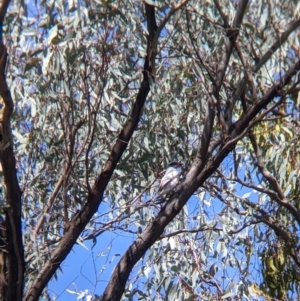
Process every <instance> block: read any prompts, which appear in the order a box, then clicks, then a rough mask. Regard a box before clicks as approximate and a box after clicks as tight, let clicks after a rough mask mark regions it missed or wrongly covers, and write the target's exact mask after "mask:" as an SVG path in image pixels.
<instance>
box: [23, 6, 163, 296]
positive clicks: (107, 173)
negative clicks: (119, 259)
mask: <svg viewBox="0 0 300 301" xmlns="http://www.w3.org/2000/svg"><path fill="white" fill-rule="evenodd" d="M146 12H147V20H148V24H149V23H150V24H152V28H149V27H148V31H149V37H148V47H147V56H146V58H145V64H144V71H143V81H142V83H141V87H140V89H139V92H138V95H137V97H136V101H135V103H134V106H133V109H132V112H131V114H130V116H129V117H128V119H127V121H126V122H125V124H124V126H123V128H122V130H121V132H120V134H119V136H118V138H117V141H116V142H115V144H114V146H113V147H112V150H111V153H110V156H109V158H108V160H107V162H106V164H105V166H104V169H103V171H102V172H101V173H100V175H99V176H98V177H97V178H96V180H95V183H94V185H93V187H92V189H91V191H90V193H89V196H88V200H87V202H86V203H85V205H84V207H83V208H82V209H81V210H80V211H78V212H77V213H76V214H75V216H74V217H73V219H72V220H71V222H70V227H69V229H68V231H67V232H66V233H65V235H64V237H63V238H62V240H61V242H60V244H59V245H58V247H57V248H56V249H55V250H54V251H53V253H52V254H51V259H50V260H49V261H48V262H47V263H46V265H45V266H44V267H43V269H42V270H41V271H40V273H39V275H38V276H37V278H36V279H35V281H34V282H33V283H32V285H31V286H30V287H29V289H28V291H27V293H26V296H25V298H24V300H26V301H36V300H38V298H39V296H40V295H41V293H42V291H43V289H44V288H45V286H46V285H47V283H48V282H49V280H50V279H51V277H52V276H53V274H54V273H55V271H56V270H57V268H58V267H59V266H60V264H61V262H62V261H63V260H64V259H65V258H66V256H67V255H68V254H69V252H70V251H71V249H72V247H73V245H74V244H75V242H76V240H77V238H78V237H79V235H80V234H81V232H82V231H83V230H84V228H85V226H86V224H87V223H88V222H89V220H90V219H91V218H92V216H93V214H94V213H95V212H96V211H97V209H98V206H99V205H100V203H101V202H102V199H103V194H104V191H105V189H106V187H107V184H108V182H109V181H110V179H111V176H112V174H113V172H114V169H115V168H116V166H117V163H118V162H119V160H120V159H121V156H122V154H123V153H124V151H125V149H126V148H127V145H128V143H129V141H130V139H131V137H132V134H133V132H134V130H135V128H136V127H137V125H138V122H139V119H140V116H141V115H142V112H143V106H144V103H145V101H146V98H147V95H148V93H149V91H150V81H149V77H152V79H154V74H153V73H155V66H154V65H153V64H154V63H155V56H156V53H157V49H156V48H153V47H155V45H157V41H155V37H156V35H155V32H156V30H157V26H156V23H155V14H154V13H155V12H154V7H151V6H149V5H147V4H146ZM148 26H149V25H148ZM151 37H152V40H151ZM126 280H127V278H126V277H125V278H124V280H123V281H125V283H126ZM123 286H125V284H123ZM117 287H118V288H119V289H120V291H119V294H120V292H121V295H122V293H123V290H124V289H122V286H121V285H120V286H118V285H117ZM116 292H117V290H116ZM109 298H110V297H109ZM110 300H112V299H110Z"/></svg>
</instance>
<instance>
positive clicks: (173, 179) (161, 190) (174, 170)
mask: <svg viewBox="0 0 300 301" xmlns="http://www.w3.org/2000/svg"><path fill="white" fill-rule="evenodd" d="M179 166H181V163H179V162H171V163H170V164H169V165H168V166H167V169H166V172H165V174H164V176H163V177H162V179H161V181H160V183H159V187H158V192H157V199H159V198H161V197H162V196H166V195H167V194H168V193H170V192H171V191H172V190H174V188H175V187H176V186H177V185H178V183H179V178H180V172H179V171H178V167H179Z"/></svg>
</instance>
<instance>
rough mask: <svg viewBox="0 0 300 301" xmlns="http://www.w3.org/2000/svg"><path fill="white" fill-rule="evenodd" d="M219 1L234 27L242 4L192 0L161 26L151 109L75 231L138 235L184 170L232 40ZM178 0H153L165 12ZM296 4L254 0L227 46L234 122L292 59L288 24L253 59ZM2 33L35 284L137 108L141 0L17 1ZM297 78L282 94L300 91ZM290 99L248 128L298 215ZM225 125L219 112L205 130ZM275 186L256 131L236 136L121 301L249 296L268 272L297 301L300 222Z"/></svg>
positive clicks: (143, 39)
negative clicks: (171, 168)
mask: <svg viewBox="0 0 300 301" xmlns="http://www.w3.org/2000/svg"><path fill="white" fill-rule="evenodd" d="M157 2H158V1H157ZM216 2H219V3H220V6H221V8H222V11H223V13H224V14H225V15H226V16H227V17H228V19H229V20H230V22H232V20H233V19H234V15H235V13H236V8H237V5H238V1H225V0H220V1H199V0H195V1H194V0H191V1H189V2H188V4H187V6H186V7H185V8H182V9H181V10H179V11H177V12H176V13H175V14H174V15H173V16H172V17H171V18H170V20H169V21H168V22H167V24H166V26H165V28H164V30H163V31H162V34H161V36H160V39H159V45H158V48H159V53H158V57H157V61H156V63H157V68H156V69H157V74H156V78H155V82H153V83H152V85H151V91H150V94H149V96H148V99H147V102H146V104H145V107H144V111H143V115H142V117H141V120H140V122H139V124H138V127H137V129H136V131H135V133H134V136H133V139H132V140H131V141H130V143H129V145H128V148H127V150H126V152H125V154H124V156H123V157H122V160H121V161H120V162H119V164H118V166H117V169H116V170H115V173H114V175H113V178H112V180H111V181H110V183H109V186H108V188H107V190H106V192H105V198H104V202H105V205H107V206H105V209H102V208H99V212H98V214H97V215H96V216H94V217H93V218H92V219H91V221H90V223H89V225H88V227H86V230H85V231H84V232H83V233H82V235H81V239H82V241H84V240H86V239H95V238H96V237H97V236H98V235H99V233H102V232H103V231H116V229H122V233H123V234H124V235H127V234H128V233H134V234H137V233H139V232H140V231H141V230H143V229H144V228H145V227H146V225H147V224H148V222H149V221H150V220H152V219H153V218H154V217H155V215H156V214H157V212H158V209H159V208H158V207H157V205H154V204H153V203H151V202H149V200H150V199H151V198H152V197H153V196H155V193H156V189H157V183H158V179H159V177H160V173H161V172H162V171H163V169H164V166H166V164H167V163H168V162H170V161H172V160H174V159H176V160H181V161H182V162H184V169H185V170H187V168H188V167H189V166H190V164H191V162H192V161H193V159H194V158H195V156H196V153H197V147H198V145H199V142H200V139H201V134H202V132H203V128H204V123H205V106H206V103H207V101H208V99H209V98H210V97H211V95H212V91H213V89H214V87H215V83H214V82H213V81H212V78H216V76H217V74H218V72H220V65H219V64H218V63H219V62H221V60H222V57H223V55H224V53H225V51H226V46H225V43H226V41H227V40H228V39H227V32H226V28H225V27H224V25H223V24H224V22H223V19H222V17H221V15H220V12H219V11H218V9H217V7H216ZM174 5H175V2H174V1H171V2H170V1H159V4H158V5H157V7H156V17H157V22H160V21H161V20H162V19H163V18H164V16H165V15H166V14H167V13H168V11H169V10H170V7H173V6H174ZM297 7H298V8H299V5H298V4H297V3H296V1H277V0H276V1H267V2H265V1H250V3H249V5H248V7H247V10H246V13H245V15H244V19H243V23H242V26H241V28H240V32H239V37H238V44H239V50H240V53H238V51H237V49H235V50H234V51H233V53H232V56H231V58H230V61H229V63H228V66H227V70H226V73H225V75H224V78H223V81H222V85H221V88H220V91H219V96H220V107H221V111H222V112H224V111H225V108H226V106H227V105H228V104H229V103H230V102H232V105H233V111H232V116H231V118H230V117H228V119H229V120H232V121H233V122H234V121H236V120H237V119H238V118H239V117H240V116H242V115H243V114H244V113H245V111H247V110H246V109H245V107H246V108H247V109H249V108H251V106H253V105H254V104H255V103H256V102H257V99H260V98H261V97H263V96H264V95H265V93H266V91H267V88H268V87H269V86H271V85H272V84H273V83H274V82H275V81H276V80H278V79H279V77H280V74H282V73H284V72H285V71H287V70H288V68H289V67H290V66H291V65H292V64H294V63H295V61H296V60H297V53H298V54H299V49H300V43H299V33H297V32H296V30H295V31H294V32H292V33H291V34H290V35H289V37H288V39H287V41H286V42H285V43H283V45H282V46H281V47H279V48H278V49H276V50H275V51H273V52H272V55H271V56H270V57H269V58H268V59H267V61H266V63H265V64H264V65H263V66H262V67H261V68H257V70H256V67H257V65H256V64H257V62H258V61H259V60H260V59H261V58H262V57H263V56H264V55H265V54H266V53H268V51H269V49H270V47H271V46H272V45H273V44H274V43H275V42H276V41H277V40H278V39H279V37H280V35H281V33H283V32H284V31H285V30H286V29H287V27H288V25H289V24H290V23H291V22H292V21H294V20H295V19H296V18H298V17H299V16H297V15H296V14H297V13H296V8H297ZM5 32H6V35H5V43H6V44H7V47H8V49H9V53H10V58H9V66H8V70H7V80H8V82H9V86H10V89H11V94H12V97H13V99H14V102H15V111H14V115H13V119H12V128H13V135H14V143H15V155H16V160H17V168H18V179H19V182H20V186H21V189H22V191H23V211H22V214H23V216H22V220H23V230H24V249H25V253H26V262H27V270H26V272H27V275H26V277H27V278H26V286H27V287H28V286H29V285H30V283H31V281H32V280H33V279H34V278H35V277H36V275H37V273H38V271H39V270H40V269H41V267H42V266H43V265H44V263H45V262H46V261H47V260H48V259H49V258H50V254H51V252H52V251H53V250H54V249H55V247H56V246H57V244H58V243H59V241H60V239H61V236H62V235H63V234H64V232H65V231H66V228H67V224H68V222H69V221H70V219H71V218H72V216H73V215H74V214H75V213H76V211H77V210H79V209H81V208H82V206H83V204H84V202H85V201H86V199H87V196H88V194H89V191H90V189H91V187H90V186H91V185H92V183H93V181H94V179H95V178H96V176H97V175H98V174H99V173H100V172H101V171H102V169H103V166H104V163H105V162H106V161H107V160H108V157H109V154H110V150H111V146H112V145H113V144H114V142H115V141H116V137H117V135H118V133H119V132H120V130H121V128H122V126H123V124H124V122H125V121H126V120H127V118H128V116H129V114H130V112H131V110H132V107H133V104H134V101H135V98H136V95H137V92H138V89H139V87H140V85H141V80H142V71H143V64H144V57H145V54H146V45H147V44H146V43H147V33H148V32H147V26H146V21H145V15H144V4H143V2H142V1H133V0H131V1H121V2H120V3H119V1H89V0H82V1H68V2H66V1H41V2H40V3H36V2H35V3H32V1H30V2H29V3H28V4H27V5H25V4H23V6H21V7H20V8H17V7H16V6H12V7H11V9H10V11H9V12H8V15H7V19H6V25H5ZM242 61H243V62H242ZM251 68H252V69H251ZM246 71H249V72H250V73H251V76H252V82H251V81H250V79H249V80H248V82H247V85H246V86H245V89H244V91H243V93H242V95H241V96H240V97H238V99H236V100H235V103H233V97H234V92H235V91H236V89H237V87H238V85H240V82H241V80H242V78H243V77H244V76H246ZM296 81H297V80H296V79H295V80H293V81H292V83H291V84H290V86H289V87H288V88H290V89H292V88H295V87H298V86H297V83H296ZM298 85H299V83H298ZM288 88H287V89H288ZM297 93H298V94H297ZM297 93H291V92H290V93H289V91H288V90H287V94H286V95H283V96H282V98H281V99H280V100H279V99H275V100H274V102H276V101H278V102H280V106H278V108H276V109H277V114H274V112H273V111H272V110H270V111H269V112H267V113H266V110H268V109H269V107H268V108H264V109H262V111H261V113H260V114H259V117H261V119H260V120H259V117H258V119H257V122H256V126H255V128H254V130H253V135H254V137H255V138H256V140H257V142H258V143H257V144H258V147H259V148H260V149H261V152H262V158H263V163H264V164H265V167H266V168H267V169H268V171H269V172H270V173H271V174H272V175H274V178H275V180H276V181H277V182H278V184H279V186H280V188H281V189H282V190H283V191H284V195H285V197H286V198H287V199H289V202H291V203H292V204H293V206H295V207H296V208H297V210H298V211H299V206H300V205H299V204H300V203H299V202H300V201H299V187H300V186H299V185H300V183H299V175H300V166H299V162H300V158H299V147H300V146H299V139H297V137H298V136H299V121H297V118H298V117H299V91H297ZM296 95H297V96H296ZM273 104H274V103H273ZM278 112H279V113H278ZM262 114H265V116H262ZM221 132H222V127H221V125H220V123H219V120H215V123H214V127H213V134H212V139H214V138H216V137H217V135H219V134H220V133H221ZM269 190H273V192H274V186H272V185H271V184H270V182H269V181H268V180H267V179H266V178H265V177H264V176H263V175H262V171H261V170H260V169H259V166H258V164H257V158H256V154H255V150H254V147H253V143H252V142H251V139H249V138H248V137H244V138H241V139H240V141H239V143H238V145H237V148H236V149H235V151H234V152H233V154H230V155H229V156H228V158H227V160H225V161H224V162H223V164H222V165H221V166H220V168H219V170H218V172H216V173H215V174H214V176H213V177H211V178H210V179H209V180H208V181H207V182H206V183H205V184H204V185H203V187H201V188H200V187H199V190H198V191H197V193H196V194H195V196H194V197H193V198H192V199H191V200H190V202H189V203H188V205H187V206H186V207H185V210H184V211H183V212H181V213H180V214H179V216H177V217H176V218H175V219H174V221H173V222H172V223H171V224H170V225H169V226H168V228H167V229H166V231H165V237H164V238H162V239H161V241H158V242H157V243H156V244H155V246H154V247H153V248H152V249H151V250H150V251H149V254H148V255H147V257H146V258H145V259H144V260H143V262H139V263H138V265H137V267H136V269H135V270H134V272H133V274H132V276H131V277H132V279H134V280H136V281H135V282H133V281H130V284H129V285H128V287H127V291H126V298H127V299H128V300H131V298H132V295H131V293H132V292H137V294H139V296H140V297H141V298H142V297H143V298H145V299H144V300H153V299H154V298H155V300H197V298H198V299H201V300H213V299H214V298H215V297H216V296H218V297H220V298H223V299H226V298H229V297H234V296H235V297H237V298H240V299H241V300H242V298H247V299H248V300H250V299H249V296H250V295H251V294H250V293H249V291H248V288H251V286H252V285H253V284H254V283H255V284H256V283H263V282H264V283H265V285H266V287H265V288H264V289H265V293H267V294H268V295H269V296H271V297H274V298H278V299H284V298H291V296H294V295H293V294H295V292H296V291H297V290H298V285H299V268H298V267H297V266H296V263H295V261H294V259H293V258H292V256H291V252H292V250H294V249H296V248H297V243H296V242H297V241H299V225H298V224H297V221H296V220H295V218H294V216H293V214H291V212H290V211H289V210H288V209H287V208H286V207H284V206H283V205H282V204H280V203H279V202H276V200H275V199H274V198H273V197H272V194H270V193H269V194H268V192H269ZM274 194H276V191H275V192H274ZM267 214H268V215H269V216H271V218H272V225H276V226H278V227H279V228H280V229H283V230H284V231H285V233H287V236H288V237H293V240H292V241H293V242H295V243H294V244H291V241H288V242H287V241H286V240H285V242H284V243H283V244H282V245H281V246H280V247H279V248H277V249H276V250H275V243H274V241H275V242H276V241H277V239H278V236H279V235H280V234H279V232H278V231H276V229H274V227H273V228H272V227H271V226H270V223H269V222H268V223H266V215H267ZM99 225H101V229H100V230H99ZM102 230H103V231H102ZM262 249H265V251H264V252H263V254H260V253H259V250H262ZM274 250H275V251H274ZM141 283H143V285H144V287H143V289H140V288H139V285H140V284H141ZM145 292H147V296H148V297H147V298H148V299H147V298H146V297H145V296H144V294H145ZM149 296H150V297H149Z"/></svg>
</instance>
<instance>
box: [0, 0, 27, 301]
mask: <svg viewBox="0 0 300 301" xmlns="http://www.w3.org/2000/svg"><path fill="white" fill-rule="evenodd" d="M8 4H9V1H2V3H1V8H0V30H1V34H0V95H1V97H2V98H3V102H4V109H3V115H2V133H1V134H2V141H1V143H0V160H1V165H2V169H3V177H4V184H5V187H6V195H5V199H6V207H5V208H4V211H5V232H6V235H5V238H6V254H7V260H6V263H7V266H6V267H5V268H6V271H7V276H6V283H7V286H6V290H5V292H4V294H5V297H4V299H5V300H16V301H21V300H22V296H23V283H24V270H25V261H24V250H23V241H22V228H21V190H20V187H19V183H18V178H17V170H16V160H15V156H14V151H13V139H12V134H11V126H10V118H11V114H12V112H13V108H14V104H13V100H12V98H11V94H10V91H9V88H8V86H7V83H6V76H5V68H6V63H7V52H6V47H5V46H4V44H3V41H2V30H3V21H4V17H5V14H6V11H7V8H8Z"/></svg>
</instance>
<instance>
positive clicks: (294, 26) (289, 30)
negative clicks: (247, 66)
mask: <svg viewBox="0 0 300 301" xmlns="http://www.w3.org/2000/svg"><path fill="white" fill-rule="evenodd" d="M299 26H300V19H297V20H295V21H293V22H291V23H290V25H289V26H288V28H287V29H286V31H285V32H283V33H282V35H281V36H280V37H279V38H278V40H277V41H276V42H275V43H274V44H273V45H272V46H271V48H270V49H269V50H268V51H267V52H266V53H265V54H264V55H263V56H262V58H261V59H260V60H259V62H258V63H257V64H255V65H254V66H253V67H252V70H251V71H252V72H253V73H256V72H257V71H258V70H259V69H260V68H261V67H262V66H263V65H264V64H265V63H266V62H267V61H268V60H269V59H270V57H271V56H272V55H273V53H274V52H275V51H276V50H277V49H278V48H279V47H280V46H281V45H283V44H284V43H285V41H286V40H287V39H288V37H289V35H290V34H291V33H292V32H294V31H295V29H297V28H298V27H299ZM246 84H247V76H246V75H245V76H244V77H243V78H242V79H241V80H240V82H239V83H238V84H237V88H236V90H235V91H234V93H233V96H232V99H233V100H232V101H233V104H234V103H235V102H236V101H237V99H238V98H239V97H240V96H241V94H242V92H243V91H244V89H245V86H246Z"/></svg>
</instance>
